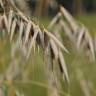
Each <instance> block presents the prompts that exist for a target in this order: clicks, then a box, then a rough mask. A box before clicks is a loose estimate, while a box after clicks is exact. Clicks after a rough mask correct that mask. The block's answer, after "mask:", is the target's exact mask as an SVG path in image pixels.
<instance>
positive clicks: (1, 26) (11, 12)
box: [0, 0, 69, 96]
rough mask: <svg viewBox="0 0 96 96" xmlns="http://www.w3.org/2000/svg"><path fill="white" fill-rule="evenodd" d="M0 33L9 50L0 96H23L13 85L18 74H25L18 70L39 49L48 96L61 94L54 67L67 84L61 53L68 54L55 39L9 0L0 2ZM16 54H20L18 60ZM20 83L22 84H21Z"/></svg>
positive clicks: (66, 74)
mask: <svg viewBox="0 0 96 96" xmlns="http://www.w3.org/2000/svg"><path fill="white" fill-rule="evenodd" d="M0 32H1V33H2V34H6V35H7V37H8V38H9V39H8V40H9V41H10V46H11V53H10V54H11V62H10V64H9V65H8V67H7V68H6V71H5V72H4V73H2V74H1V77H0V96H25V95H24V94H20V93H19V91H18V90H19V89H15V87H14V84H13V83H14V81H15V80H16V78H17V77H18V76H19V74H21V75H23V74H24V70H23V72H22V71H21V69H22V68H21V67H20V66H24V64H27V62H28V60H29V58H30V56H31V55H32V49H34V52H36V51H38V50H39V49H41V50H42V51H43V56H42V57H43V58H44V66H45V69H46V70H45V73H46V77H47V79H46V80H47V81H46V82H48V86H47V87H48V88H49V89H50V91H49V90H48V91H49V92H48V95H49V96H60V93H61V94H63V93H62V92H60V91H59V88H60V82H59V80H58V76H57V74H58V72H57V70H56V69H55V68H54V67H55V66H57V65H58V69H59V72H60V74H61V76H62V78H63V79H65V80H66V81H67V82H68V83H69V77H68V73H67V68H66V64H65V61H64V57H63V53H62V51H65V52H67V53H68V51H67V49H66V48H65V47H64V45H63V44H62V43H61V42H60V41H59V40H58V39H57V38H56V36H55V35H53V34H52V33H50V32H49V31H48V30H46V29H45V28H44V27H42V28H41V27H40V26H39V25H38V24H36V23H35V22H34V21H32V20H31V18H30V17H28V16H26V15H25V14H23V13H22V12H21V11H20V10H19V9H18V8H17V7H16V6H15V5H14V2H13V1H12V0H0ZM3 39H6V36H5V35H3ZM37 49H38V50H37ZM17 50H19V56H18V54H17ZM56 64H57V65H56ZM34 65H35V64H34ZM26 78H27V77H26ZM23 79H24V78H22V80H23ZM22 80H21V82H23V81H22ZM26 80H27V79H26ZM25 83H26V82H25ZM37 84H38V83H37ZM5 93H6V94H5Z"/></svg>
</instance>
